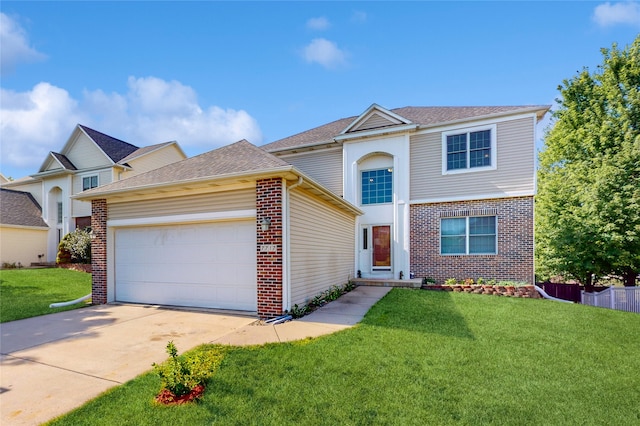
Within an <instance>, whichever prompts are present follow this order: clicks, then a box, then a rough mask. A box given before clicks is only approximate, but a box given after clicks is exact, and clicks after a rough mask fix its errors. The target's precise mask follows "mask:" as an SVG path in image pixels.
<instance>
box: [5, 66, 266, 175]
mask: <svg viewBox="0 0 640 426" xmlns="http://www.w3.org/2000/svg"><path fill="white" fill-rule="evenodd" d="M0 96H1V97H0V104H1V107H0V139H1V140H2V150H1V155H2V157H1V161H2V163H3V164H4V165H6V166H9V167H11V166H13V167H22V168H24V167H29V168H31V169H30V171H29V172H27V173H34V172H36V171H37V167H39V166H40V164H41V163H42V161H43V160H44V158H45V156H46V154H47V153H48V152H49V151H59V150H60V149H62V147H63V146H64V144H65V143H66V141H67V138H68V137H69V135H70V134H71V132H72V131H73V129H74V128H75V125H76V124H78V123H80V124H85V125H87V126H89V127H92V128H94V129H96V130H99V131H101V132H104V133H106V134H108V135H111V136H114V137H116V138H119V139H123V140H125V141H127V142H129V143H132V144H134V145H137V146H145V145H150V144H155V143H160V142H166V141H171V140H177V141H178V143H179V144H180V145H181V146H182V147H183V148H185V150H186V151H187V152H189V151H197V152H196V153H200V152H203V151H206V150H211V149H214V148H217V147H220V146H223V145H227V144H229V143H232V142H236V141H238V140H240V139H247V140H248V141H249V142H251V143H254V144H256V145H259V144H260V143H261V142H262V132H261V130H260V127H259V126H258V123H257V121H256V120H255V119H254V118H253V117H251V115H249V113H247V112H246V111H244V110H234V109H230V108H227V109H225V108H221V107H218V106H209V107H202V106H200V105H199V103H198V99H197V95H196V92H195V91H194V90H193V88H191V87H189V86H185V85H183V84H182V83H180V82H178V81H165V80H162V79H159V78H155V77H147V78H135V77H130V78H129V80H128V89H127V91H126V93H105V92H104V91H102V90H94V91H85V92H84V93H83V95H82V99H80V100H75V99H73V98H72V97H71V96H70V95H69V93H68V92H67V91H65V90H64V89H61V88H58V87H55V86H52V85H50V84H49V83H40V84H38V85H36V86H35V87H34V88H33V89H32V90H30V91H28V92H23V93H16V92H12V91H8V90H4V89H0ZM190 148H191V149H190Z"/></svg>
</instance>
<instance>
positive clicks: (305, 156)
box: [282, 148, 342, 196]
mask: <svg viewBox="0 0 640 426" xmlns="http://www.w3.org/2000/svg"><path fill="white" fill-rule="evenodd" d="M282 159H283V160H284V161H286V162H288V163H289V164H292V165H293V166H295V167H296V168H298V169H300V170H301V171H302V172H303V173H305V174H307V175H309V176H310V177H311V178H312V179H313V180H315V181H316V182H318V183H319V184H321V185H322V186H324V187H325V188H327V189H328V190H330V191H332V192H334V193H335V194H337V195H340V196H342V149H335V148H334V149H327V150H321V151H310V152H304V153H300V154H293V155H287V156H283V157H282Z"/></svg>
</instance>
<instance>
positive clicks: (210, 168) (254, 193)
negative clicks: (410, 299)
mask: <svg viewBox="0 0 640 426" xmlns="http://www.w3.org/2000/svg"><path fill="white" fill-rule="evenodd" d="M548 110H549V106H503V107H405V108H398V109H392V110H389V109H385V108H383V107H381V106H379V105H375V104H374V105H371V106H370V107H369V108H368V109H367V110H365V111H364V112H363V113H362V114H360V115H358V116H354V117H349V118H344V119H341V120H337V121H334V122H332V123H329V124H326V125H324V126H320V127H317V128H314V129H311V130H308V131H306V132H302V133H299V134H297V135H294V136H291V137H288V138H285V139H282V140H279V141H275V142H273V143H270V144H268V145H265V146H262V147H256V146H254V145H252V144H251V143H249V142H247V141H240V142H237V143H235V144H232V145H229V146H226V147H223V148H220V149H218V150H214V151H211V152H208V153H205V154H202V155H200V156H197V157H193V158H190V159H187V160H183V161H181V162H177V163H173V164H170V165H167V166H165V167H162V168H159V169H156V170H153V171H150V172H147V173H144V174H140V175H138V176H135V177H133V178H130V179H127V180H123V181H119V182H114V183H111V184H109V185H106V186H103V187H100V188H96V189H93V190H90V191H87V192H86V193H82V194H79V195H76V196H75V197H74V199H76V200H85V201H88V200H91V202H92V211H93V217H92V228H93V231H94V234H95V239H94V240H93V271H94V275H93V301H94V303H107V302H112V301H125V302H137V303H151V304H166V305H181V306H198V307H209V308H223V309H238V310H244V311H251V312H257V314H258V315H259V316H261V317H271V316H277V315H280V314H282V313H283V311H287V310H290V309H291V308H292V306H294V305H295V304H298V305H300V304H305V303H306V302H308V300H309V299H310V298H311V297H313V296H315V295H317V294H318V293H320V292H322V291H324V290H326V289H327V288H329V287H331V286H332V285H340V284H344V283H346V282H347V280H349V279H352V278H354V277H356V276H361V277H363V278H368V279H384V280H389V279H407V278H409V277H411V276H414V277H417V278H423V277H432V278H434V279H435V280H437V281H440V282H441V281H444V280H445V279H446V278H450V277H455V278H467V277H470V278H478V277H484V278H487V279H489V278H494V279H511V280H518V281H528V282H531V281H533V197H534V194H535V170H534V157H535V140H536V134H535V133H536V132H535V129H536V123H537V122H538V121H539V120H540V119H541V118H542V117H543V116H544V114H545V113H546V112H547V111H548Z"/></svg>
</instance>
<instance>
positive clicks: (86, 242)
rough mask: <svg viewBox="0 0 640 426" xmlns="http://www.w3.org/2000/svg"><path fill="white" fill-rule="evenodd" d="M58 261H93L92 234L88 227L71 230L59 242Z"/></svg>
mask: <svg viewBox="0 0 640 426" xmlns="http://www.w3.org/2000/svg"><path fill="white" fill-rule="evenodd" d="M56 263H91V234H90V233H89V231H87V230H86V229H76V230H75V231H73V232H69V233H68V234H67V235H65V236H64V237H63V238H62V241H60V244H58V256H57V257H56Z"/></svg>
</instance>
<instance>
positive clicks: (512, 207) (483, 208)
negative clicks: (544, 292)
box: [410, 197, 534, 284]
mask: <svg viewBox="0 0 640 426" xmlns="http://www.w3.org/2000/svg"><path fill="white" fill-rule="evenodd" d="M474 215H495V216H496V217H497V233H498V236H497V238H498V253H497V254H495V255H441V254H440V219H441V218H444V217H456V216H474ZM410 226H411V228H410V229H411V231H410V233H411V238H410V240H411V247H410V250H411V254H410V258H411V271H412V272H414V273H415V276H416V277H430V278H434V279H435V280H436V283H438V284H442V283H444V281H445V280H446V279H447V278H456V279H465V278H473V279H474V280H475V279H477V278H479V277H482V278H485V279H496V280H514V281H524V282H527V283H533V282H534V258H533V197H514V198H501V199H493V200H481V201H460V202H450V203H432V204H431V203H430V204H413V205H411V209H410Z"/></svg>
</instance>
